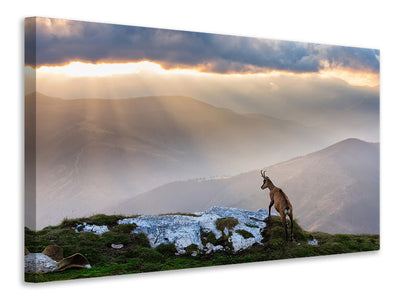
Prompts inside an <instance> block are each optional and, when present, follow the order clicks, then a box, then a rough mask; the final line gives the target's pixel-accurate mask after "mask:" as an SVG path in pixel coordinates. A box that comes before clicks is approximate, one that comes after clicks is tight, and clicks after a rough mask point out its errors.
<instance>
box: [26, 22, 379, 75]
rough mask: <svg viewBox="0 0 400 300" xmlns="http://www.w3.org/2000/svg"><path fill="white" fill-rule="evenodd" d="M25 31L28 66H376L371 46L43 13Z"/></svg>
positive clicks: (253, 68) (222, 69)
mask: <svg viewBox="0 0 400 300" xmlns="http://www.w3.org/2000/svg"><path fill="white" fill-rule="evenodd" d="M25 31H26V44H25V46H26V53H27V56H26V64H27V65H31V66H33V65H36V66H41V65H60V64H66V63H68V62H70V61H74V60H78V61H85V62H92V63H96V62H100V61H102V62H106V61H108V62H122V61H141V60H151V61H157V62H159V63H161V64H162V65H163V66H164V67H166V68H173V67H177V66H180V67H182V66H186V67H200V68H202V70H204V71H208V72H215V73H229V72H235V73H244V72H261V71H265V70H285V71H291V72H296V73H304V72H316V71H318V70H320V69H321V68H324V67H327V65H328V66H334V67H344V68H350V69H356V70H361V71H369V72H374V73H378V72H379V50H374V49H363V48H353V47H341V46H328V45H320V44H310V43H300V42H290V41H277V40H267V39H257V38H248V37H240V36H228V35H217V34H208V33H198V32H187V31H174V30H165V29H154V28H144V27H135V26H123V25H111V24H102V23H91V22H81V21H68V20H59V19H44V18H31V19H27V21H26V25H25ZM35 35H36V39H35ZM29 53H36V56H35V55H29ZM327 63H328V64H327Z"/></svg>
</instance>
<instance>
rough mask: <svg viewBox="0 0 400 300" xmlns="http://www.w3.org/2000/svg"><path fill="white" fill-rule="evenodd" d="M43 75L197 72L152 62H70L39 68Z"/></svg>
mask: <svg viewBox="0 0 400 300" xmlns="http://www.w3.org/2000/svg"><path fill="white" fill-rule="evenodd" d="M38 71H39V72H41V73H47V74H60V75H66V76H70V77H104V76H112V75H122V74H138V73H142V72H147V73H150V72H153V73H166V72H170V73H181V74H195V73H198V71H196V70H191V69H171V70H166V69H164V68H163V67H162V66H161V65H159V64H157V63H154V62H150V61H141V62H128V63H98V64H93V63H84V62H79V61H73V62H70V63H69V64H67V65H63V66H41V67H39V68H38Z"/></svg>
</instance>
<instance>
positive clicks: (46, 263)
mask: <svg viewBox="0 0 400 300" xmlns="http://www.w3.org/2000/svg"><path fill="white" fill-rule="evenodd" d="M57 267H58V262H56V261H55V260H53V259H51V258H50V257H48V256H47V255H45V254H43V253H29V254H27V255H25V272H26V273H31V272H40V273H47V272H53V271H54V270H55V269H56V268H57Z"/></svg>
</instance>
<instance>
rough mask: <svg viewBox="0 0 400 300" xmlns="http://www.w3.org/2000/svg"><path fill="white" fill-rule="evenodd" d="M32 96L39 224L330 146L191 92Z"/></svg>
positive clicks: (293, 127) (298, 129)
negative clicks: (183, 94) (104, 96)
mask: <svg viewBox="0 0 400 300" xmlns="http://www.w3.org/2000/svg"><path fill="white" fill-rule="evenodd" d="M26 97H27V99H26V101H28V102H29V101H30V103H31V102H32V101H36V106H35V107H34V108H35V112H34V113H36V207H37V222H38V223H37V224H36V225H37V227H39V228H41V227H43V226H46V225H49V224H57V223H58V222H60V220H62V219H63V218H65V217H80V216H83V215H91V214H94V213H99V212H103V209H104V208H105V207H109V206H110V205H114V206H117V205H118V204H119V203H120V202H122V201H125V200H126V199H130V198H132V197H134V196H136V195H138V194H140V193H143V192H146V191H148V190H150V189H153V188H154V187H157V186H161V185H163V184H166V183H168V182H173V181H178V180H187V179H190V178H198V177H205V176H206V177H208V176H213V175H216V174H235V173H236V174H237V173H239V172H242V171H243V170H249V169H251V168H255V167H256V166H258V165H264V164H265V163H268V164H272V163H275V162H278V161H282V160H285V159H289V158H291V157H293V156H295V155H299V154H304V153H307V152H310V151H313V150H315V149H317V148H318V147H321V146H323V145H326V141H325V139H324V138H321V136H319V135H318V134H316V133H315V131H313V130H311V129H310V128H307V127H304V126H301V125H300V124H297V123H294V122H289V121H285V120H279V119H276V118H272V117H268V116H264V115H257V114H255V115H243V114H238V113H235V112H233V111H231V110H228V109H221V108H217V107H214V106H212V105H209V104H206V103H203V102H200V101H197V100H195V99H193V98H189V97H181V96H162V97H161V96H160V97H142V98H130V99H76V100H65V99H60V98H52V97H48V96H45V95H43V94H40V93H35V94H30V95H27V96H26ZM30 113H32V112H30Z"/></svg>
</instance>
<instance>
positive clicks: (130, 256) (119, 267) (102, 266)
mask: <svg viewBox="0 0 400 300" xmlns="http://www.w3.org/2000/svg"><path fill="white" fill-rule="evenodd" d="M121 218H122V217H121V216H105V215H96V216H93V217H91V218H85V219H74V220H65V221H63V222H62V223H61V224H60V225H58V226H51V227H46V228H44V229H43V230H41V231H38V232H34V231H31V230H29V229H25V246H26V247H27V248H28V250H29V251H30V252H41V251H43V249H44V248H45V247H46V246H47V245H50V244H56V245H59V246H60V247H62V248H63V250H64V257H67V256H69V255H72V254H74V253H77V252H78V253H82V254H83V255H85V256H86V257H87V259H88V260H89V262H90V264H91V265H92V268H91V269H69V270H65V271H63V272H54V273H46V274H28V273H26V274H25V280H26V281H29V282H44V281H54V280H65V279H75V278H87V277H98V276H107V275H119V274H130V273H141V272H151V271H162V270H174V269H184V268H194V267H204V266H216V265H225V264H236V263H245V262H256V261H266V260H275V259H286V258H296V257H307V256H318V255H328V254H338V253H350V252H358V251H373V250H379V235H366V234H361V235H347V234H346V235H344V234H336V235H330V234H327V233H322V232H312V233H309V232H305V231H303V230H302V229H301V228H300V226H299V225H298V224H297V223H296V222H295V224H294V238H295V241H294V242H289V243H288V242H285V240H284V236H285V231H284V229H283V227H282V225H281V223H280V219H279V217H273V220H272V222H271V223H269V224H267V227H266V230H264V232H263V236H264V240H263V243H264V245H255V246H253V247H251V248H250V249H247V250H244V251H242V252H239V253H236V254H234V253H233V252H232V251H225V252H217V253H214V254H209V255H206V254H199V255H197V256H195V257H193V256H191V255H190V254H191V253H192V252H193V250H196V249H197V247H195V245H191V246H189V247H190V248H191V249H187V250H188V251H187V253H188V254H187V255H180V256H176V255H175V252H176V251H175V247H174V246H173V245H161V246H159V247H157V248H155V249H152V248H150V245H149V242H148V240H147V238H146V236H144V235H143V234H139V235H132V234H130V232H131V231H132V230H133V228H134V227H135V225H134V224H132V225H117V220H118V219H121ZM82 222H87V223H88V224H96V225H108V226H109V228H111V230H110V232H107V233H105V234H103V235H102V236H97V235H95V234H93V233H91V232H85V233H75V231H74V230H72V229H71V226H75V225H76V224H81V223H82ZM312 238H316V239H317V240H318V242H319V245H318V246H311V245H308V244H307V240H310V239H312ZM208 241H210V242H213V243H214V244H222V245H224V246H229V242H228V237H225V236H223V237H222V238H220V239H219V240H215V236H213V235H212V234H211V235H210V234H204V235H203V242H204V244H205V243H206V242H208ZM112 243H121V244H123V245H124V247H123V248H122V249H118V250H117V249H113V248H111V247H110V246H111V244H112ZM298 243H301V245H298Z"/></svg>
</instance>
